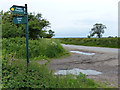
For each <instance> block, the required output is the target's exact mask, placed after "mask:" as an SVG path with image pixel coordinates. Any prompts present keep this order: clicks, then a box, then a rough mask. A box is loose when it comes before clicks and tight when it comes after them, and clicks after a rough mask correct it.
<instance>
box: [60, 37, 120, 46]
mask: <svg viewBox="0 0 120 90" xmlns="http://www.w3.org/2000/svg"><path fill="white" fill-rule="evenodd" d="M59 40H60V41H61V42H62V43H65V44H75V45H84V46H97V47H110V48H120V42H119V40H120V38H60V39H59Z"/></svg>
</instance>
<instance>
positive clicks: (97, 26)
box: [88, 23, 106, 38]
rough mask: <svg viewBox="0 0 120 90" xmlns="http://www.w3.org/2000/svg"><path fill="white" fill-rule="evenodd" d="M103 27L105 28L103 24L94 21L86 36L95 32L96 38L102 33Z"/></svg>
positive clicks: (91, 35)
mask: <svg viewBox="0 0 120 90" xmlns="http://www.w3.org/2000/svg"><path fill="white" fill-rule="evenodd" d="M104 29H106V26H105V25H103V24H98V23H96V24H95V25H93V28H92V29H91V31H90V36H89V35H88V38H90V37H93V36H94V35H95V34H97V37H98V38H101V37H102V34H103V33H104Z"/></svg>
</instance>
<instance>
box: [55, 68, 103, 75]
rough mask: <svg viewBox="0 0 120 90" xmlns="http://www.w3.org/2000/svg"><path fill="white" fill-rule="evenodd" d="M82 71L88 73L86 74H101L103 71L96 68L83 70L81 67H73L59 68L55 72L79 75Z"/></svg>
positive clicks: (56, 73)
mask: <svg viewBox="0 0 120 90" xmlns="http://www.w3.org/2000/svg"><path fill="white" fill-rule="evenodd" d="M80 72H81V73H83V74H86V75H99V74H102V72H98V71H96V70H83V69H79V68H73V69H70V70H59V71H57V72H55V73H54V74H55V75H68V74H73V75H79V74H80Z"/></svg>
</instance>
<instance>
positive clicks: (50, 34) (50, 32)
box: [47, 30, 55, 38]
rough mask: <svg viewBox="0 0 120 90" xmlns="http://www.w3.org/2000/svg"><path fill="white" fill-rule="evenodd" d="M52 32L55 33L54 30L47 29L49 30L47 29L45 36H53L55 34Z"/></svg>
mask: <svg viewBox="0 0 120 90" xmlns="http://www.w3.org/2000/svg"><path fill="white" fill-rule="evenodd" d="M54 33H55V32H54V31H52V30H49V31H48V34H47V38H52V37H53V36H55V34H54Z"/></svg>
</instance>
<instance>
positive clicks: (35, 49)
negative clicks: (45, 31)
mask: <svg viewBox="0 0 120 90" xmlns="http://www.w3.org/2000/svg"><path fill="white" fill-rule="evenodd" d="M2 43H3V44H2V45H3V50H5V53H6V54H8V55H9V56H10V57H11V58H18V59H25V58H26V47H25V38H10V39H6V38H4V39H3V41H2ZM65 53H66V51H65V50H64V48H63V47H62V46H61V45H60V43H59V42H58V40H52V39H39V40H29V55H30V59H35V58H38V59H39V58H40V59H44V58H45V59H46V58H54V57H59V56H61V55H64V54H65Z"/></svg>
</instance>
